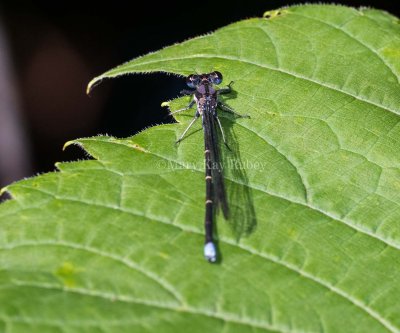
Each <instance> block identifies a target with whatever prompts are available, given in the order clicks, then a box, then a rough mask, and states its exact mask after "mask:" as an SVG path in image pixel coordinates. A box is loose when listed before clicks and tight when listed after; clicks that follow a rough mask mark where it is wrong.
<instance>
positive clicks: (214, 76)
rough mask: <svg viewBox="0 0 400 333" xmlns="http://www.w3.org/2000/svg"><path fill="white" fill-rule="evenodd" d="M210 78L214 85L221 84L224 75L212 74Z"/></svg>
mask: <svg viewBox="0 0 400 333" xmlns="http://www.w3.org/2000/svg"><path fill="white" fill-rule="evenodd" d="M209 77H210V80H211V82H212V83H214V84H220V83H221V82H222V74H221V73H220V72H217V71H215V72H212V73H211V74H210V76H209Z"/></svg>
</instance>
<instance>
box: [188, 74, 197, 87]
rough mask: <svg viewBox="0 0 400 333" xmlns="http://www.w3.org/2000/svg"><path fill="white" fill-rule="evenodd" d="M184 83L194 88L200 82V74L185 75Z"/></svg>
mask: <svg viewBox="0 0 400 333" xmlns="http://www.w3.org/2000/svg"><path fill="white" fill-rule="evenodd" d="M186 84H187V86H188V87H189V88H193V89H194V88H196V87H197V86H198V85H199V84H200V75H197V74H190V75H189V76H188V77H186Z"/></svg>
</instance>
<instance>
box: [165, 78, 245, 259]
mask: <svg viewBox="0 0 400 333" xmlns="http://www.w3.org/2000/svg"><path fill="white" fill-rule="evenodd" d="M221 82H222V74H221V73H220V72H212V73H208V74H191V75H189V76H188V77H187V78H186V84H187V85H188V87H189V88H192V89H194V90H182V91H181V94H184V95H193V100H192V101H191V102H190V103H189V105H188V106H187V107H185V108H183V109H180V110H176V111H174V112H172V113H171V114H174V113H177V112H181V111H185V110H188V109H191V108H192V107H193V106H194V104H196V105H197V111H196V113H195V115H194V118H193V119H192V121H191V122H190V123H189V125H188V127H187V128H186V129H185V130H184V132H183V133H182V135H181V136H180V137H179V139H178V140H177V141H176V142H177V143H179V142H180V141H182V140H183V138H184V137H185V135H186V133H187V132H188V131H189V129H190V128H191V127H192V125H193V124H194V122H195V121H196V120H197V119H198V118H199V117H200V116H201V119H202V126H203V131H204V146H205V150H204V155H205V171H206V212H205V219H204V228H205V245H204V256H205V258H206V259H207V260H208V261H209V262H215V261H216V260H217V250H216V247H215V243H214V239H213V224H214V214H215V211H216V209H217V208H221V209H222V212H223V215H224V217H225V219H228V217H229V207H228V202H227V199H226V193H225V185H224V177H223V174H222V167H221V160H220V151H219V145H218V131H217V127H218V128H219V130H220V132H221V135H222V140H223V142H224V144H225V145H226V147H227V148H228V149H229V146H228V144H227V143H226V138H225V133H224V129H223V127H222V125H221V122H220V120H219V118H218V114H217V108H219V109H220V110H222V111H225V112H229V113H232V114H235V115H237V116H239V117H248V116H242V115H240V114H238V113H236V112H235V111H234V110H233V109H231V108H230V107H228V106H227V105H225V104H223V103H222V102H221V101H220V100H219V99H218V95H220V94H226V93H229V92H231V84H232V82H231V83H229V85H228V86H227V87H226V88H221V89H218V90H217V89H215V88H214V85H219V84H220V83H221Z"/></svg>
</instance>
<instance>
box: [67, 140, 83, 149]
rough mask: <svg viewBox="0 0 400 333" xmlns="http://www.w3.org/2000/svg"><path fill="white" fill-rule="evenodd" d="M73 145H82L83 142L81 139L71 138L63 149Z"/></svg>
mask: <svg viewBox="0 0 400 333" xmlns="http://www.w3.org/2000/svg"><path fill="white" fill-rule="evenodd" d="M72 145H77V146H80V147H82V144H81V143H80V142H79V141H76V140H70V141H67V142H66V143H65V144H64V146H63V147H62V150H63V151H64V150H65V149H67V148H68V147H69V146H72Z"/></svg>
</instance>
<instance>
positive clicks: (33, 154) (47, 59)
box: [0, 0, 400, 186]
mask: <svg viewBox="0 0 400 333" xmlns="http://www.w3.org/2000/svg"><path fill="white" fill-rule="evenodd" d="M307 2H308V3H313V2H317V1H307ZM318 2H319V1H318ZM297 3H299V1H256V0H248V1H235V0H230V1H222V0H220V1H216V0H214V1H208V0H202V1H193V0H192V1H185V2H181V1H162V2H161V1H160V2H159V3H157V2H154V1H129V2H118V1H106V4H101V3H100V1H98V2H96V3H94V2H93V3H92V2H84V1H54V0H53V1H33V2H29V1H8V2H7V1H0V32H1V30H2V35H3V40H2V42H1V43H0V55H3V58H4V57H5V59H6V62H5V63H6V64H7V66H6V68H8V71H4V70H3V73H0V77H2V79H0V81H1V80H2V81H3V83H2V84H0V108H1V107H3V108H4V106H2V103H3V104H4V103H5V104H6V105H8V106H9V109H10V110H12V115H13V116H15V117H14V118H15V119H14V120H15V121H16V124H17V125H18V128H17V130H10V133H9V134H7V133H6V132H7V131H6V130H7V128H11V127H7V126H9V125H8V122H7V121H6V118H5V117H4V115H3V114H2V113H1V112H0V131H3V135H1V133H0V139H1V144H0V149H3V151H2V152H3V154H1V153H2V152H1V151H0V159H3V161H1V160H0V162H3V163H0V166H3V167H2V169H1V168H0V186H4V185H6V184H8V183H10V182H11V181H13V180H16V179H20V178H22V177H29V176H32V175H34V174H36V173H42V172H47V171H52V170H54V163H55V162H56V161H66V160H74V159H78V158H83V154H82V152H80V151H79V150H78V149H77V148H68V149H67V150H66V151H64V152H63V151H62V146H63V144H64V143H65V142H66V141H68V140H71V139H74V138H77V137H86V136H93V135H97V134H100V133H101V134H104V133H107V134H109V135H113V136H117V137H126V136H130V135H132V134H135V133H137V132H138V131H140V130H142V129H144V128H145V127H148V126H151V125H155V124H159V123H165V122H171V121H172V119H171V118H169V117H168V116H167V111H166V110H165V109H163V108H161V106H160V104H161V102H163V101H165V100H168V99H171V98H173V97H175V96H177V94H178V92H179V90H180V89H182V88H183V87H184V82H183V80H181V79H179V78H176V77H173V76H167V75H165V74H151V75H133V76H126V77H122V78H118V79H114V80H106V81H104V82H103V83H102V84H101V85H100V86H98V87H96V88H95V89H94V91H93V93H92V94H91V97H88V96H87V95H86V94H85V89H86V85H87V83H88V82H89V81H90V79H91V78H93V77H94V76H96V75H99V74H101V73H103V72H104V71H106V70H108V69H110V68H112V67H114V66H116V65H119V64H121V63H123V62H125V61H128V60H130V59H132V58H135V57H137V56H140V55H143V54H146V53H148V52H150V51H155V50H158V49H160V48H162V47H164V46H167V45H170V44H172V43H176V42H181V41H183V40H185V39H188V38H191V37H195V36H198V35H201V34H204V33H207V32H210V31H212V30H215V29H217V28H219V27H222V26H224V25H227V24H229V23H232V22H235V21H237V20H241V19H245V18H249V17H255V16H262V14H263V12H264V11H266V10H269V9H276V8H279V7H282V6H284V5H290V4H297ZM337 3H341V4H346V5H351V6H356V7H359V6H372V7H375V8H379V9H384V10H387V11H389V12H391V13H392V14H395V15H397V16H400V15H399V14H400V13H399V9H398V8H397V6H396V1H337ZM0 58H1V57H0ZM0 60H1V59H0ZM3 60H4V59H3ZM0 70H1V67H0ZM6 72H7V73H6ZM10 96H11V97H12V98H11V97H10ZM10 105H11V106H10ZM6 107H7V106H6ZM0 111H1V110H0ZM2 117H3V118H2ZM2 147H3V148H2ZM4 164H5V165H6V166H5V167H4Z"/></svg>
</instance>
